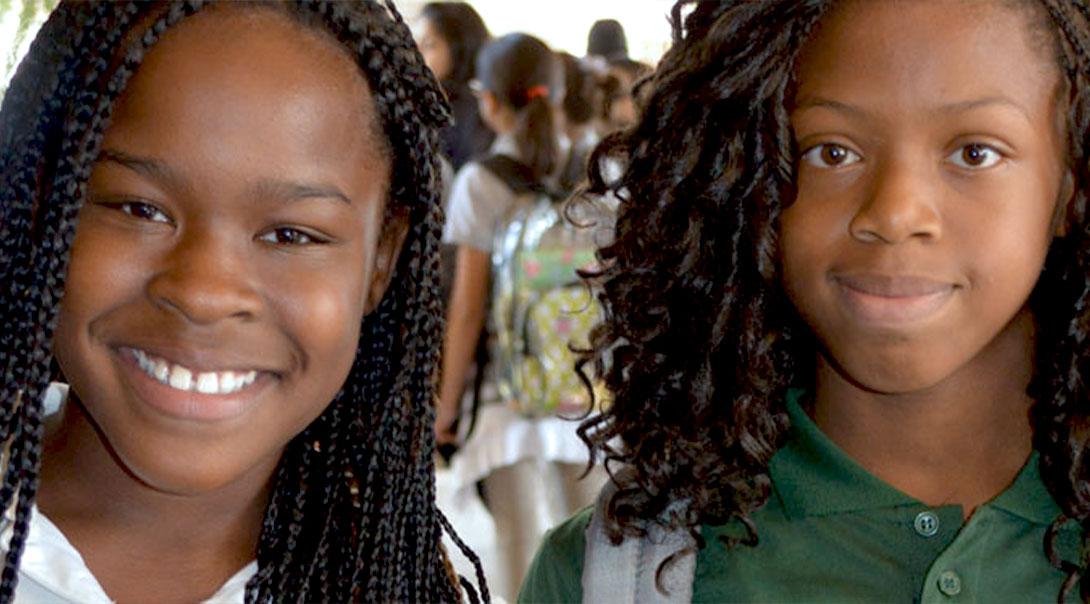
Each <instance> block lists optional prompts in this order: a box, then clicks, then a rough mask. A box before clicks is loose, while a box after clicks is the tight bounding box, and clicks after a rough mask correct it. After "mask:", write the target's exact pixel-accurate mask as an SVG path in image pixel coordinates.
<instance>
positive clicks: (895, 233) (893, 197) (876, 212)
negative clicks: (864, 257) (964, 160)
mask: <svg viewBox="0 0 1090 604" xmlns="http://www.w3.org/2000/svg"><path fill="white" fill-rule="evenodd" d="M914 164H915V165H914ZM936 178H937V175H936V174H934V172H933V171H932V170H930V169H928V166H927V165H926V164H925V163H924V162H911V161H890V162H888V163H887V164H886V165H884V166H881V167H879V169H878V171H877V173H876V174H875V176H874V178H873V180H872V181H871V183H870V186H869V187H868V190H867V192H866V198H865V199H864V200H863V203H862V204H861V205H860V206H859V208H858V210H857V211H856V213H855V216H854V217H853V218H852V221H851V223H850V224H849V227H848V228H849V230H850V231H851V235H852V237H853V238H855V239H856V240H858V241H861V242H864V243H890V244H895V243H902V242H905V241H909V240H913V239H919V240H925V241H932V240H937V239H939V238H940V237H941V236H942V217H941V215H940V213H939V211H938V205H937V203H938V195H939V194H940V191H939V187H938V186H937V185H936V181H935V179H936Z"/></svg>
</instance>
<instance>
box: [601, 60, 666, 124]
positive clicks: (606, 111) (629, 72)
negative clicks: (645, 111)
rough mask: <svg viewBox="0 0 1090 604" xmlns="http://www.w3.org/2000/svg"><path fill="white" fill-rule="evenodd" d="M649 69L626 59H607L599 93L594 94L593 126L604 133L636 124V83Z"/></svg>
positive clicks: (637, 91) (648, 72)
mask: <svg viewBox="0 0 1090 604" xmlns="http://www.w3.org/2000/svg"><path fill="white" fill-rule="evenodd" d="M652 70H653V68H652V67H651V66H650V65H648V64H646V63H641V62H639V61H636V60H634V59H629V58H619V59H610V60H609V61H607V62H606V66H605V74H604V76H603V77H602V93H601V94H600V95H598V98H599V99H600V104H599V106H598V116H597V117H598V120H597V128H598V134H599V136H605V135H606V134H609V133H610V132H615V131H617V130H621V129H623V128H627V127H628V126H631V125H632V124H635V123H636V118H637V117H638V114H639V111H638V107H639V101H638V98H637V97H638V95H639V90H637V84H638V83H639V81H640V79H641V78H643V77H644V76H646V75H648V74H650V73H651V72H652Z"/></svg>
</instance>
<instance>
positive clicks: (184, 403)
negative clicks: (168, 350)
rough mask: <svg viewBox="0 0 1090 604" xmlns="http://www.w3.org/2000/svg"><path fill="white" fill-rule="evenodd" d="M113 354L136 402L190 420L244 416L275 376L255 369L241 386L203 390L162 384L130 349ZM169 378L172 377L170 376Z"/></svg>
mask: <svg viewBox="0 0 1090 604" xmlns="http://www.w3.org/2000/svg"><path fill="white" fill-rule="evenodd" d="M114 357H115V359H116V360H117V363H118V365H119V366H120V369H121V373H122V375H123V378H124V379H125V381H126V382H127V383H128V385H129V386H130V387H131V389H132V390H133V392H134V393H135V394H136V397H137V398H138V399H139V400H140V402H142V403H144V404H145V405H147V406H148V407H149V408H151V409H153V410H154V411H156V412H158V413H160V414H162V415H166V416H168V417H170V418H173V419H179V420H188V421H194V422H208V423H211V422H219V421H226V420H230V419H233V418H236V417H240V416H242V415H244V414H245V413H246V412H247V411H248V410H249V409H250V408H252V407H253V406H254V405H256V404H257V402H258V400H259V399H260V396H261V394H262V393H263V391H264V390H265V388H267V387H268V386H269V385H270V384H271V383H272V382H273V381H274V379H275V376H274V375H273V374H271V373H268V372H264V371H257V372H255V373H256V375H255V376H254V377H253V379H252V380H248V382H249V383H247V384H245V386H243V387H241V388H238V389H232V390H233V391H232V392H227V393H205V392H201V391H199V390H198V389H197V388H196V387H192V388H179V387H178V384H177V383H175V384H173V385H172V384H171V383H170V382H171V380H169V379H168V380H167V383H163V382H162V381H161V380H160V379H157V378H156V377H155V376H154V375H152V374H154V371H152V372H151V374H149V371H147V367H141V360H140V355H139V354H134V352H133V349H130V348H120V349H115V351H114ZM171 377H173V376H171Z"/></svg>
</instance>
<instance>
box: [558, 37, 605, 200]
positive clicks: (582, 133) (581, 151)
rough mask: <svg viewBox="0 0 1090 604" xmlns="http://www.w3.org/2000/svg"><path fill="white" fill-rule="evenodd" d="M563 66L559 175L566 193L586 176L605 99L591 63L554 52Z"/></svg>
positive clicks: (599, 79)
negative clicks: (588, 160)
mask: <svg viewBox="0 0 1090 604" xmlns="http://www.w3.org/2000/svg"><path fill="white" fill-rule="evenodd" d="M557 57H558V58H559V60H560V63H561V65H562V66H563V68H564V98H563V101H562V102H561V105H560V109H561V111H560V117H559V120H558V121H559V122H560V124H559V131H560V135H561V136H560V144H561V147H562V154H563V156H564V163H563V165H562V166H561V170H560V173H559V175H558V180H559V185H560V188H561V189H563V192H564V193H565V194H569V193H571V192H572V191H574V190H575V188H576V187H577V186H579V184H580V183H581V182H582V181H583V180H584V179H585V178H586V175H587V167H586V163H587V158H588V157H589V156H590V151H591V150H592V149H593V148H594V145H596V144H598V140H599V138H600V137H599V136H598V132H597V129H596V128H595V117H597V115H598V114H599V113H600V109H599V108H600V106H601V105H602V104H603V103H604V102H605V100H604V98H603V93H604V88H603V86H602V83H601V76H600V74H598V73H597V72H596V69H595V68H594V66H592V65H589V64H588V63H586V62H585V61H582V60H580V59H579V58H577V57H575V56H573V55H571V54H568V53H566V52H561V53H557Z"/></svg>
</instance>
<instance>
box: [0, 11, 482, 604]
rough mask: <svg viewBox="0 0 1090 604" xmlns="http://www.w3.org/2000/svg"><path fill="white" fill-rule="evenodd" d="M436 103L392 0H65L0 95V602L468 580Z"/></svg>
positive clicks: (449, 591) (298, 598) (404, 594)
mask: <svg viewBox="0 0 1090 604" xmlns="http://www.w3.org/2000/svg"><path fill="white" fill-rule="evenodd" d="M446 114H447V112H446V109H445V105H444V103H443V102H442V100H441V93H440V91H439V88H438V87H437V84H436V82H435V81H434V79H433V78H432V77H431V76H430V74H429V73H428V71H427V70H426V68H425V67H424V65H423V62H422V60H421V58H420V55H419V53H418V52H417V51H416V49H415V47H414V46H413V43H412V39H411V37H410V34H409V31H408V28H407V27H406V26H405V24H404V23H403V22H402V21H401V18H400V16H399V15H397V13H396V12H395V11H394V9H393V7H392V6H390V5H388V4H387V5H381V4H378V3H375V2H355V3H344V2H318V1H314V2H298V3H275V4H255V3H225V4H212V5H206V4H205V3H202V2H187V3H145V2H139V3H123V2H116V3H115V2H95V3H85V2H73V3H67V2H65V3H62V4H61V6H60V7H59V8H58V9H57V10H56V12H55V13H54V14H53V15H52V16H51V17H50V19H49V21H48V22H47V23H46V24H45V26H44V27H43V29H42V31H41V34H40V35H39V36H38V39H37V40H36V41H35V43H34V45H33V47H32V49H31V52H30V55H29V56H28V58H27V59H26V60H25V61H24V63H23V65H22V66H21V68H20V71H19V73H18V75H17V76H16V78H15V80H14V81H13V82H12V85H11V88H10V90H9V91H8V93H7V96H6V98H5V99H4V104H3V108H2V113H0V171H2V172H0V177H2V180H0V242H2V243H0V246H2V247H0V284H2V287H0V370H2V371H3V382H2V384H0V389H2V390H0V439H2V440H3V442H4V443H5V449H4V460H5V462H6V465H5V467H4V470H3V482H2V486H0V509H4V510H6V511H7V512H6V515H5V520H4V522H3V530H4V532H3V538H2V540H0V541H2V545H3V549H4V551H5V553H6V557H5V563H4V570H3V577H2V578H3V580H2V584H0V602H10V601H13V599H14V600H15V601H27V602H43V601H46V602H82V603H86V602H107V601H109V600H115V601H120V602H175V601H176V602H194V601H198V600H204V599H207V598H212V600H214V601H216V602H241V601H242V600H243V599H244V598H245V600H246V601H248V602H273V601H276V602H280V601H291V602H349V601H361V600H367V601H398V602H407V601H421V602H438V601H458V600H460V599H461V598H462V593H461V588H460V587H459V583H458V580H457V577H455V576H454V574H453V573H452V571H451V566H450V564H449V561H448V560H447V557H446V554H445V553H444V551H443V549H442V547H441V545H440V538H441V535H442V532H443V530H444V527H446V528H447V530H449V525H447V523H446V521H445V519H443V517H442V516H441V515H440V514H439V512H438V511H437V510H436V508H435V503H434V479H433V465H432V463H433V462H432V455H433V451H434V443H433V436H432V421H433V420H432V417H433V413H432V410H431V401H432V397H433V395H434V387H433V380H434V378H435V375H436V369H437V361H438V349H439V342H440V340H439V338H440V333H441V331H440V324H439V322H438V320H437V317H438V316H439V298H438V295H437V287H436V274H437V273H436V262H437V260H436V258H437V249H438V241H439V234H440V228H441V210H440V208H439V199H438V194H437V186H438V183H437V177H436V174H437V172H436V169H437V168H436V166H437V164H436V162H435V158H434V150H435V146H436V128H437V127H438V126H440V125H442V124H443V123H444V122H445V120H446ZM55 380H63V381H64V382H67V383H68V384H69V385H70V389H67V390H66V388H65V387H63V386H61V385H59V384H53V385H50V383H51V382H53V381H55ZM65 391H67V396H65ZM65 398H66V400H63V399H65ZM62 403H63V404H62ZM58 406H59V407H60V409H59V410H56V409H55V408H56V407H58ZM455 541H457V538H456V537H455ZM459 543H460V542H459ZM463 549H464V548H463ZM466 553H467V554H469V555H470V557H471V558H472V554H471V553H470V552H468V551H467V552H466ZM474 561H475V559H474ZM478 568H479V565H478ZM478 581H479V584H480V586H481V588H482V589H483V587H484V585H483V581H482V580H481V578H480V576H479V575H478ZM462 583H463V584H464V585H468V583H467V582H466V581H465V580H462ZM482 595H483V596H484V597H485V598H487V592H486V591H485V592H484V593H483V594H482Z"/></svg>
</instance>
